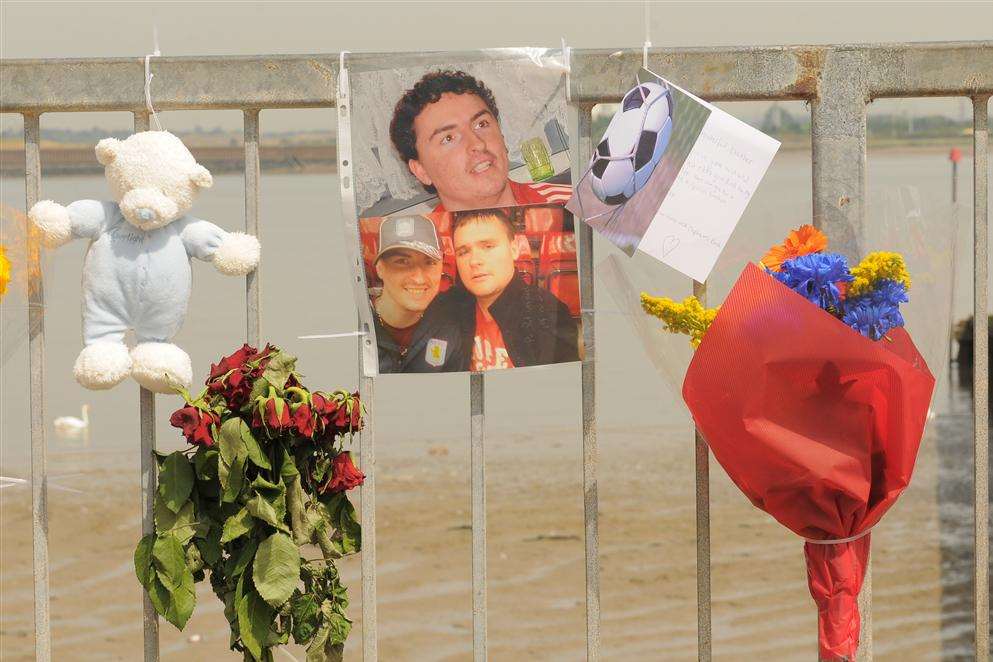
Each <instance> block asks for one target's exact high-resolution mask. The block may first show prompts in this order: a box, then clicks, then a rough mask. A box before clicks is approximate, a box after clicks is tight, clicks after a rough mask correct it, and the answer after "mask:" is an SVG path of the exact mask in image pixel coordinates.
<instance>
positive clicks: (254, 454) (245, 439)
mask: <svg viewBox="0 0 993 662" xmlns="http://www.w3.org/2000/svg"><path fill="white" fill-rule="evenodd" d="M238 420H239V421H241V441H242V443H243V444H244V446H245V452H246V454H247V455H248V459H249V460H251V461H252V464H254V465H255V466H257V467H258V468H259V469H272V465H270V464H269V458H267V457H266V456H265V453H263V452H262V447H261V446H259V442H258V440H257V439H256V438H255V435H253V434H252V429H251V428H250V427H248V425H247V424H246V423H245V421H243V420H242V419H240V418H239V419H238Z"/></svg>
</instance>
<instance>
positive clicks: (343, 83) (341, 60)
mask: <svg viewBox="0 0 993 662" xmlns="http://www.w3.org/2000/svg"><path fill="white" fill-rule="evenodd" d="M349 52H350V51H342V52H340V53H338V96H339V97H347V96H348V69H346V68H345V55H346V54H348V53H349Z"/></svg>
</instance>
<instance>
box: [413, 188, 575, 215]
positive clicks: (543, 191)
mask: <svg viewBox="0 0 993 662" xmlns="http://www.w3.org/2000/svg"><path fill="white" fill-rule="evenodd" d="M508 181H509V182H510V191H511V193H513V194H514V202H515V203H517V204H519V205H540V204H555V205H564V204H565V203H567V202H569V198H571V197H572V187H571V186H569V185H568V184H548V183H545V182H523V183H522V182H515V181H514V180H512V179H511V180H508ZM447 211H448V210H447V209H445V206H444V205H443V204H441V202H439V203H438V206H437V207H435V208H434V209H432V210H431V216H432V217H435V216H436V215H439V214H444V213H447Z"/></svg>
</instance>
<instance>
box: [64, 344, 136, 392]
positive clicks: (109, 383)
mask: <svg viewBox="0 0 993 662" xmlns="http://www.w3.org/2000/svg"><path fill="white" fill-rule="evenodd" d="M72 374H73V376H75V377H76V381H77V382H79V384H80V386H83V387H84V388H88V389H93V390H104V389H108V388H113V387H114V386H117V385H118V384H120V383H121V382H122V381H124V378H125V377H127V376H128V375H129V374H131V355H130V354H129V353H128V348H127V346H126V345H125V344H124V343H123V342H120V341H113V340H99V341H96V342H92V343H90V344H88V345H87V346H86V347H84V348H83V351H82V352H80V353H79V356H78V357H76V364H75V365H74V366H73V368H72Z"/></svg>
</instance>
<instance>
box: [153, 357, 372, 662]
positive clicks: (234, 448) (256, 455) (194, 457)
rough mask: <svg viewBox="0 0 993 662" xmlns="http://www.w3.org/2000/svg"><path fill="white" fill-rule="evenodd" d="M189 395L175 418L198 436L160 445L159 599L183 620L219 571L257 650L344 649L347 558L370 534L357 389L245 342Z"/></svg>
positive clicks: (178, 622) (238, 627)
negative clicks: (354, 493) (365, 529)
mask: <svg viewBox="0 0 993 662" xmlns="http://www.w3.org/2000/svg"><path fill="white" fill-rule="evenodd" d="M183 396H184V398H185V399H186V405H185V406H184V407H182V408H181V409H178V410H177V411H175V412H174V413H173V414H172V416H171V417H170V419H169V420H170V423H171V424H172V425H173V426H174V427H177V428H180V429H181V430H182V433H183V435H184V436H185V437H186V440H187V441H188V442H189V443H190V447H189V448H187V449H186V450H184V451H176V452H174V453H171V454H169V455H158V454H157V456H156V459H157V461H158V490H157V492H156V495H155V504H154V511H155V532H154V533H151V534H149V535H146V536H145V537H143V538H142V539H141V541H140V542H139V543H138V547H137V549H136V550H135V555H134V562H135V572H136V574H137V576H138V580H139V581H140V582H141V584H142V586H144V587H145V590H146V591H147V592H148V596H149V598H150V600H151V603H152V605H153V606H154V607H155V610H156V611H157V612H158V613H159V614H160V615H161V616H162V617H164V618H165V619H166V620H168V621H169V622H170V623H172V624H173V625H175V626H176V627H177V628H179V629H180V630H182V629H183V627H184V626H185V625H186V622H187V621H188V620H189V618H190V615H191V614H192V613H193V608H194V606H195V602H196V593H195V590H194V584H195V583H196V582H198V581H201V580H203V579H204V578H206V577H208V576H209V579H210V585H211V588H213V590H214V593H215V594H216V595H217V597H218V598H220V600H221V601H222V602H223V603H224V615H225V616H226V617H227V619H228V622H229V623H230V626H231V648H232V650H236V651H240V652H242V653H243V655H244V659H245V660H254V661H259V662H268V661H271V660H273V647H275V646H280V645H283V644H286V643H288V641H289V639H290V637H292V638H293V641H294V642H295V643H297V644H300V645H303V646H307V660H308V662H319V661H327V660H340V659H341V656H342V649H343V646H344V642H345V639H346V638H347V636H348V633H349V630H350V629H351V621H350V620H349V619H348V617H347V616H346V612H345V610H346V608H347V607H348V597H347V593H346V589H345V587H344V586H343V585H342V584H341V581H340V579H339V576H338V570H337V568H336V567H335V563H334V561H335V559H339V558H341V557H343V556H345V555H347V554H353V553H355V552H357V551H359V548H360V539H361V530H360V528H359V524H358V522H357V521H356V519H355V509H354V508H353V507H352V504H351V503H350V502H349V500H348V497H347V496H346V493H347V491H348V490H350V489H352V488H354V487H356V486H358V485H361V484H362V481H363V479H364V476H363V474H362V472H360V471H359V470H358V469H357V468H356V467H355V465H354V464H353V462H352V458H351V454H350V453H349V452H348V451H347V450H345V448H346V446H348V445H349V444H350V442H351V439H352V435H353V434H354V433H355V432H357V431H358V430H360V429H361V427H362V405H361V404H360V402H359V398H358V395H357V394H353V393H347V392H345V391H335V392H332V393H327V392H322V391H310V390H309V389H307V388H306V387H305V386H303V384H302V383H301V379H300V375H299V374H298V373H297V372H296V358H295V357H293V356H290V355H289V354H287V353H286V352H284V351H283V350H281V349H280V348H278V347H275V346H273V345H267V346H266V347H265V349H263V350H262V351H258V350H256V349H255V348H254V347H250V346H249V345H244V346H243V347H242V348H241V349H239V350H237V351H236V352H234V353H233V354H231V355H230V356H226V357H224V358H222V359H221V360H220V362H219V363H218V364H216V365H212V366H211V369H210V377H209V378H208V379H207V384H206V388H204V390H203V391H202V392H201V393H200V394H199V395H197V396H196V397H195V398H194V397H191V396H190V394H189V393H185V392H184V393H183ZM311 545H313V546H314V548H310V549H308V546H311ZM315 557H316V558H315Z"/></svg>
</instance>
